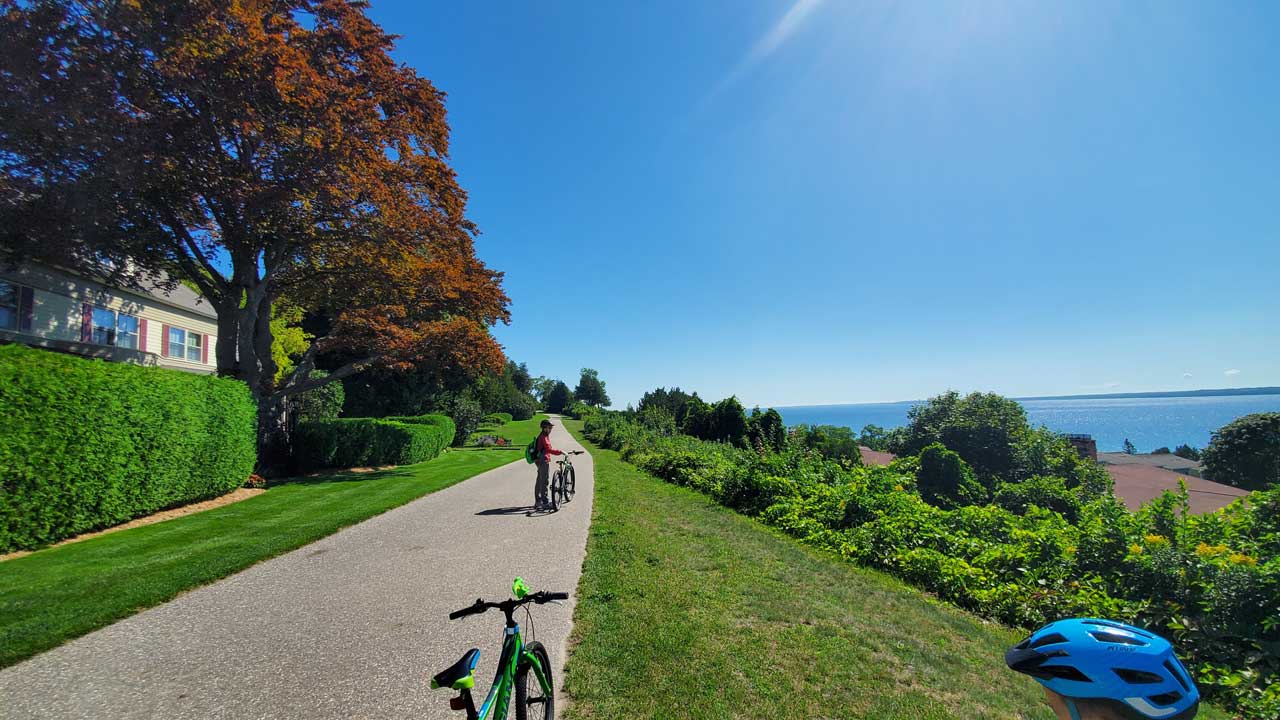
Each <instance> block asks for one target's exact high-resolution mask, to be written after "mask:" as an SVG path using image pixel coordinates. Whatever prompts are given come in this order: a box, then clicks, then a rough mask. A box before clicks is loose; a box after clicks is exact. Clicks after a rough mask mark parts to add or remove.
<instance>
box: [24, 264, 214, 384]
mask: <svg viewBox="0 0 1280 720" xmlns="http://www.w3.org/2000/svg"><path fill="white" fill-rule="evenodd" d="M217 337H218V316H217V315H216V314H215V313H214V311H213V308H212V306H210V305H209V303H208V301H206V300H205V299H204V298H202V297H201V296H200V295H199V294H197V293H195V292H193V291H192V290H191V289H190V288H188V287H186V286H185V285H178V286H177V287H176V288H174V289H173V290H172V291H170V292H168V293H166V292H165V291H164V290H161V289H159V288H156V287H154V286H153V285H147V286H145V288H144V289H141V290H134V289H123V288H118V287H113V286H110V285H106V284H104V283H103V282H101V281H98V280H94V279H90V278H87V277H83V276H80V275H76V274H73V273H70V272H67V271H65V270H61V269H57V268H53V267H49V266H45V265H35V264H31V265H22V266H19V267H17V268H14V269H6V268H4V267H3V266H0V342H19V343H24V344H27V345H33V346H36V347H43V348H48V349H51V350H59V351H62V352H69V353H74V354H76V355H85V356H88V357H97V358H103V359H105V360H113V361H117V362H131V363H136V364H139V365H155V366H161V367H170V368H176V369H178V370H186V371H188V372H195V373H212V372H214V370H216V369H217V362H216V360H215V359H214V358H215V357H216V355H215V352H216V349H217V341H218V340H217Z"/></svg>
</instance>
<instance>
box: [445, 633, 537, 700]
mask: <svg viewBox="0 0 1280 720" xmlns="http://www.w3.org/2000/svg"><path fill="white" fill-rule="evenodd" d="M505 633H506V636H505V638H504V639H503V641H502V656H501V658H500V659H499V660H498V670H497V672H496V673H494V676H493V684H492V685H491V686H490V687H489V694H488V695H486V696H485V699H484V702H483V703H481V705H480V710H479V711H477V710H476V707H475V703H474V702H473V701H472V699H471V690H469V689H465V690H463V691H462V700H463V703H464V704H465V705H464V707H465V709H466V711H467V720H488V718H489V713H490V712H493V720H506V717H507V711H508V710H509V709H510V707H511V695H512V691H513V689H514V688H515V682H516V669H517V668H518V667H519V665H520V661H521V660H522V659H523V660H524V661H525V662H527V663H528V664H529V669H531V670H533V674H534V677H536V678H537V679H538V685H539V687H541V688H542V693H543V695H544V696H545V695H549V694H550V693H551V687H550V684H549V683H548V682H547V673H546V671H545V670H544V669H543V668H542V663H540V662H538V658H536V657H534V656H533V654H532V653H527V652H525V650H524V639H523V638H521V637H520V625H519V623H512V624H511V625H508V626H507V629H506V631H505ZM459 709H461V708H459Z"/></svg>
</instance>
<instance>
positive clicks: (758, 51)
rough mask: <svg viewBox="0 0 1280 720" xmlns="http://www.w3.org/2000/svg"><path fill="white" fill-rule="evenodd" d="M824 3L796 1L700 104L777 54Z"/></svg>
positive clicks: (708, 100)
mask: <svg viewBox="0 0 1280 720" xmlns="http://www.w3.org/2000/svg"><path fill="white" fill-rule="evenodd" d="M825 1H826V0H796V3H795V4H794V5H792V6H791V9H790V10H787V12H786V14H785V15H783V16H782V18H781V19H779V20H778V22H776V23H774V25H773V27H771V28H769V32H767V33H765V34H764V35H763V36H761V38H760V39H759V40H757V41H756V44H755V45H753V46H752V47H751V51H750V52H748V53H747V54H746V56H745V57H743V58H742V60H740V61H738V64H737V65H736V66H735V67H734V68H733V70H731V71H730V72H729V74H728V75H725V76H724V78H722V79H721V80H720V82H718V83H716V86H715V87H714V88H712V90H711V92H710V93H708V94H707V96H706V97H705V98H703V100H702V104H703V105H705V104H706V103H708V102H710V101H711V99H712V98H714V97H715V96H716V95H719V94H720V93H721V92H723V91H724V90H725V88H727V87H729V86H730V85H732V84H734V83H735V82H737V81H738V78H740V77H742V76H743V75H745V74H746V73H747V71H749V70H751V68H753V67H755V66H756V65H759V64H760V63H762V62H764V61H765V60H768V59H769V56H770V55H772V54H774V53H775V52H777V51H778V48H780V47H782V46H783V45H784V44H785V43H786V42H787V40H788V39H790V38H791V36H792V35H794V34H795V32H796V30H798V29H799V28H800V26H801V25H802V24H804V21H805V18H807V17H809V16H810V15H812V14H813V11H814V10H817V9H818V6H819V5H821V4H822V3H823V2H825Z"/></svg>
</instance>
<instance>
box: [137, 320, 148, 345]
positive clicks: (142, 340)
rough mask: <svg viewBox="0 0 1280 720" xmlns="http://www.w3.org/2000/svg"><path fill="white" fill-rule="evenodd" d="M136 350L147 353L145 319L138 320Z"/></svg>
mask: <svg viewBox="0 0 1280 720" xmlns="http://www.w3.org/2000/svg"><path fill="white" fill-rule="evenodd" d="M138 349H139V350H141V351H142V352H146V351H147V319H146V318H138Z"/></svg>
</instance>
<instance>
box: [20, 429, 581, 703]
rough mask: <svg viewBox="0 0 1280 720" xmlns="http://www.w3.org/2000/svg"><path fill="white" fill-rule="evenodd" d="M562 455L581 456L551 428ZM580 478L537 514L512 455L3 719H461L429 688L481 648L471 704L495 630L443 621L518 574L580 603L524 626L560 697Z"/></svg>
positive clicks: (493, 651) (75, 645) (140, 626)
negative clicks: (546, 656)
mask: <svg viewBox="0 0 1280 720" xmlns="http://www.w3.org/2000/svg"><path fill="white" fill-rule="evenodd" d="M552 444H553V446H555V447H557V448H562V449H581V446H580V445H578V443H577V442H575V441H574V440H573V439H572V437H571V436H570V435H569V434H568V433H567V432H565V431H564V429H563V428H561V427H560V426H559V425H558V424H557V427H556V429H555V430H554V432H553V434H552ZM512 457H513V459H515V458H516V457H517V454H516V453H515V452H512ZM574 467H575V468H576V470H577V495H576V496H575V497H574V499H573V501H572V502H571V503H569V504H568V505H565V506H563V507H562V508H561V509H560V511H559V512H557V513H554V514H546V513H541V514H533V515H529V514H528V513H527V511H528V510H529V507H528V506H529V505H531V504H532V502H533V480H534V468H533V466H532V465H528V464H526V463H525V462H524V459H523V457H520V459H519V460H518V461H517V462H513V463H512V464H510V465H505V466H503V467H500V468H497V469H495V470H491V471H489V472H487V473H484V474H483V475H478V476H476V477H474V478H472V479H470V480H467V481H466V482H463V483H460V484H458V485H454V486H453V487H450V488H447V489H445V490H441V491H439V492H436V493H433V494H431V495H427V496H426V497H423V498H420V499H418V500H415V501H414V502H412V503H409V504H408V505H405V506H402V507H400V508H397V509H395V510H392V511H390V512H387V513H384V514H383V515H379V516H377V517H374V518H371V519H369V520H367V521H365V522H363V523H360V524H359V525H355V526H352V527H350V528H347V529H345V530H343V531H341V532H338V533H336V534H334V535H331V536H329V537H327V538H325V539H323V540H320V541H319V542H316V543H313V544H311V545H307V546H305V547H302V548H299V549H298V550H295V551H294V552H291V553H288V554H287V555H282V556H280V557H277V558H274V559H272V560H268V561H266V562H263V563H260V564H258V565H255V566H253V567H251V568H249V569H247V570H245V571H243V572H241V573H238V574H236V575H233V576H231V577H228V578H225V579H223V580H221V581H218V582H216V583H214V584H212V585H208V586H205V587H203V588H200V589H197V590H194V591H192V592H189V593H187V594H185V595H182V596H180V597H178V598H176V599H174V600H173V601H171V602H169V603H166V604H164V605H161V606H159V607H156V608H152V609H150V610H147V611H144V612H141V613H139V614H137V615H134V616H133V617H130V618H127V619H125V620H122V621H120V622H118V623H116V624H114V625H111V626H109V627H106V628H103V629H101V630H98V631H96V632H94V633H91V634H89V635H86V636H84V637H81V638H79V639H77V640H74V641H72V642H70V643H67V644H65V645H63V646H61V647H58V648H55V649H53V650H50V651H49V652H46V653H44V654H42V655H38V656H36V657H34V658H31V659H30V660H27V661H25V662H22V663H19V664H18V665H15V666H13V667H10V668H7V669H5V670H3V671H0V717H2V718H5V719H6V720H8V719H9V718H15V719H16V718H410V717H412V718H461V717H463V715H464V714H463V713H458V712H453V711H450V710H449V708H448V704H449V698H450V697H451V696H452V694H453V693H452V692H451V691H449V690H431V689H430V686H429V681H430V677H431V676H432V675H434V674H435V673H436V672H438V671H440V670H443V669H445V668H446V667H448V666H449V665H452V664H453V663H454V662H455V661H457V660H458V658H460V657H461V656H462V653H463V652H465V651H466V650H467V649H468V648H471V647H478V648H480V651H481V655H480V663H479V665H478V666H477V668H476V687H475V691H474V692H475V693H476V702H477V705H478V704H479V702H480V700H481V699H482V698H483V697H484V693H486V692H487V691H488V689H489V684H490V680H491V679H492V677H493V674H494V671H495V665H496V663H497V660H498V652H499V649H500V647H501V644H502V628H503V618H502V614H501V612H499V611H496V610H491V611H489V612H488V613H485V614H483V615H474V616H470V617H466V618H463V619H462V620H457V621H453V622H450V621H449V620H448V618H447V615H448V613H449V612H450V611H452V610H456V609H458V608H461V607H463V606H466V605H470V604H471V603H472V602H474V601H475V599H476V598H477V597H483V598H484V599H486V600H505V599H507V598H509V597H510V596H511V581H512V579H513V578H514V577H515V576H517V575H520V576H522V577H523V578H524V579H525V581H526V582H527V583H528V584H529V586H530V587H531V588H532V589H534V590H563V591H567V592H569V593H570V599H569V601H568V602H567V603H565V604H563V605H555V604H547V605H532V606H531V608H532V613H533V620H534V626H535V627H534V629H535V630H536V638H531V637H530V632H529V631H530V628H529V627H528V625H527V623H526V622H525V621H524V618H523V613H521V615H520V616H519V621H520V622H521V630H522V632H523V633H524V636H525V641H526V642H528V641H530V640H531V639H537V640H539V641H541V642H542V643H543V644H544V645H546V646H547V650H548V652H549V653H550V654H551V661H552V664H553V666H555V668H556V670H557V672H556V673H555V675H556V677H555V680H556V685H557V686H559V685H560V683H561V680H562V677H561V676H562V672H559V671H560V670H561V669H562V668H563V667H564V662H565V652H566V649H565V643H566V640H567V638H568V636H569V629H570V625H571V620H572V617H573V605H574V602H575V600H576V598H575V597H574V595H575V593H576V590H577V586H578V575H579V574H580V572H581V570H582V560H583V557H584V555H585V551H586V539H587V528H588V525H589V524H590V521H591V503H592V496H593V493H592V489H593V483H592V478H593V473H592V464H591V456H590V455H579V456H576V457H575V458H574ZM557 689H558V688H557ZM557 700H558V701H561V702H557V705H558V706H562V698H561V697H560V693H559V692H557Z"/></svg>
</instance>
